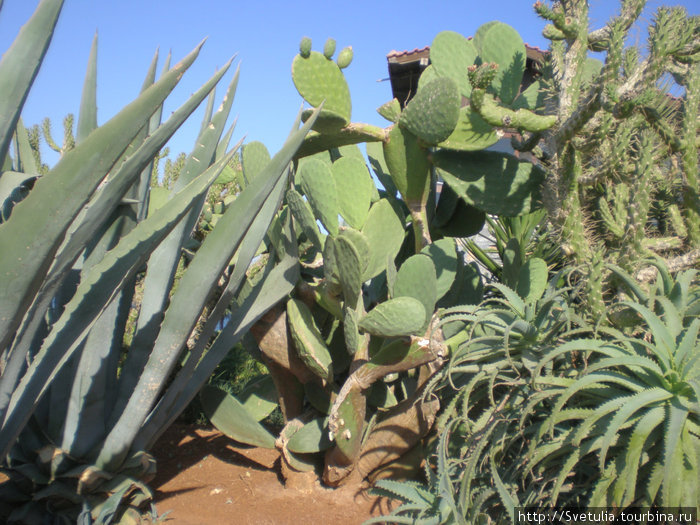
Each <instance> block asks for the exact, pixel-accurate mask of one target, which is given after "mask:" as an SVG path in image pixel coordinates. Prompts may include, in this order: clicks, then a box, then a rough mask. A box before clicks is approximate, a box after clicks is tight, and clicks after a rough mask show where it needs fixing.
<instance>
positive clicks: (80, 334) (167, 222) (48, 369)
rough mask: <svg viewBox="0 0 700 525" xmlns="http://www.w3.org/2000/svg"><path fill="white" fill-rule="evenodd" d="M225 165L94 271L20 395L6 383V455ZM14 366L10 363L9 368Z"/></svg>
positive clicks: (2, 440) (1, 440)
mask: <svg viewBox="0 0 700 525" xmlns="http://www.w3.org/2000/svg"><path fill="white" fill-rule="evenodd" d="M222 166H223V163H222V164H219V165H215V166H213V167H212V168H211V169H209V170H207V171H206V172H205V173H204V174H202V176H201V177H199V178H197V179H196V180H195V181H193V182H192V183H191V184H190V185H189V186H187V187H186V188H185V189H184V190H183V191H181V192H180V193H178V195H177V196H176V197H175V198H173V199H172V200H171V201H170V202H169V203H168V204H166V206H164V207H163V208H162V209H161V210H159V211H158V213H156V214H155V215H153V216H152V217H150V218H149V219H147V220H146V221H144V222H142V223H141V224H140V225H139V226H138V227H137V228H135V229H134V230H132V231H131V232H130V233H129V234H128V235H126V236H125V237H124V238H123V239H122V240H121V241H120V243H119V244H118V245H117V246H116V247H115V248H114V249H113V250H111V251H110V252H109V253H107V254H106V255H105V257H104V259H103V260H102V261H100V262H99V263H97V264H95V265H94V266H93V267H92V268H91V269H90V271H89V272H88V274H87V275H86V276H85V278H84V279H83V280H82V281H81V283H80V285H79V286H78V290H77V291H76V293H75V295H74V296H73V298H72V299H71V301H70V302H69V303H68V304H67V305H66V307H65V310H64V313H63V315H62V316H61V318H60V319H59V320H58V321H57V322H56V324H55V325H54V326H53V329H52V331H51V333H50V334H49V335H48V337H47V338H46V339H45V340H44V342H43V344H42V346H41V349H40V350H39V351H38V353H37V355H36V357H35V359H34V360H33V361H32V364H31V365H30V366H29V368H28V369H27V372H26V373H25V374H24V376H23V377H22V380H21V381H20V383H19V384H18V385H17V388H16V389H15V390H14V392H6V391H5V387H6V385H7V383H4V384H3V392H2V395H3V396H7V397H8V398H9V403H7V405H4V406H7V412H6V416H5V418H4V422H3V426H2V432H0V450H3V451H9V448H10V447H11V446H12V443H13V442H14V440H15V439H16V438H17V436H18V435H19V433H20V431H21V429H22V427H23V426H24V425H25V424H26V422H27V420H28V419H29V417H30V416H31V414H32V412H33V410H34V408H35V407H36V405H37V403H38V402H39V400H40V399H41V396H42V394H43V393H44V391H45V390H46V389H47V388H48V386H49V385H50V383H51V380H52V378H53V377H54V376H55V375H56V374H57V372H58V371H59V370H60V368H61V367H62V365H63V364H65V362H66V361H67V360H68V359H69V358H70V357H71V355H72V354H73V353H74V352H75V351H76V349H77V348H78V347H79V346H80V344H81V343H82V341H83V339H84V337H85V336H86V335H87V333H88V332H89V330H90V329H91V327H92V326H93V324H94V323H95V321H96V319H97V318H98V317H99V315H100V314H101V313H102V311H103V310H104V308H105V307H106V306H107V304H108V303H109V301H110V300H111V298H112V297H114V296H115V295H116V293H117V292H118V291H119V289H120V288H121V287H122V286H123V285H124V284H125V282H127V281H128V280H129V279H130V278H131V277H132V276H133V275H135V273H136V272H137V271H138V270H139V268H140V265H141V264H143V263H144V262H145V260H146V259H147V257H148V255H149V254H150V253H151V252H152V251H153V249H154V248H155V247H156V246H157V244H158V243H159V242H161V241H162V240H163V238H165V236H166V235H167V234H168V232H170V231H171V230H172V228H173V227H174V226H175V225H176V224H177V223H178V221H180V220H181V219H182V217H183V216H184V215H185V214H186V213H187V212H188V211H189V209H190V207H191V206H192V203H193V201H194V200H195V199H196V198H197V197H198V196H199V195H203V194H205V193H206V191H207V190H208V188H209V186H210V185H211V184H212V182H213V181H214V180H215V178H216V176H217V175H218V172H219V171H220V170H221V168H222ZM13 357H14V356H13ZM13 365H14V363H13V361H10V364H8V368H9V367H10V366H13ZM19 366H20V367H21V363H20V365H19ZM3 379H4V378H3ZM10 394H11V397H10ZM6 453H7V452H4V454H6Z"/></svg>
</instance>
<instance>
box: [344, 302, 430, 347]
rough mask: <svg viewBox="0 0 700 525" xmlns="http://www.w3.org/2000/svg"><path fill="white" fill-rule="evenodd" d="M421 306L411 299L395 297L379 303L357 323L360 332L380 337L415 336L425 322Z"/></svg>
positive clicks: (424, 314)
mask: <svg viewBox="0 0 700 525" xmlns="http://www.w3.org/2000/svg"><path fill="white" fill-rule="evenodd" d="M425 316H426V313H425V308H424V307H423V304H422V303H421V302H420V301H419V300H418V299H415V298H413V297H396V298H394V299H389V300H388V301H386V302H383V303H379V304H378V305H377V306H375V307H374V308H373V309H372V310H370V311H369V312H368V313H367V314H366V315H365V316H364V317H363V318H362V319H360V322H359V323H358V326H359V327H360V329H361V330H364V331H365V332H367V333H370V334H372V335H377V336H380V337H399V336H405V335H417V334H419V333H420V332H421V328H422V327H423V322H424V320H425Z"/></svg>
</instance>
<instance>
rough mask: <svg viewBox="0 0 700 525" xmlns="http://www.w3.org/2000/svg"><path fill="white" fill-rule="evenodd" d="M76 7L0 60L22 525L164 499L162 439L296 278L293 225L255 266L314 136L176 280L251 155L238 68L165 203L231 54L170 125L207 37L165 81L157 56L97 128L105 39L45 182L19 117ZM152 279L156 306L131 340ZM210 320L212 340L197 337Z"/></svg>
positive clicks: (235, 211)
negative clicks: (181, 146)
mask: <svg viewBox="0 0 700 525" xmlns="http://www.w3.org/2000/svg"><path fill="white" fill-rule="evenodd" d="M61 7H62V1H60V0H42V2H41V3H40V4H39V6H38V7H37V9H36V12H35V13H34V15H33V16H32V18H31V19H30V21H29V22H28V23H27V25H26V26H25V27H24V28H23V29H22V31H21V32H20V33H19V35H18V37H17V39H16V41H15V42H14V44H13V45H12V47H11V48H10V49H9V50H8V51H7V52H6V53H5V54H4V56H3V58H2V62H0V84H1V85H2V86H4V88H3V93H5V94H6V96H3V99H2V101H0V115H2V117H1V118H0V159H3V163H2V166H3V168H2V172H1V173H0V181H1V182H0V185H1V186H0V187H1V188H2V192H3V193H2V194H0V197H1V198H2V204H3V222H2V223H1V224H0V252H2V254H3V258H2V262H1V264H0V267H1V268H2V271H1V272H0V273H1V274H2V277H0V290H2V293H1V294H0V296H1V299H0V374H1V376H0V422H1V423H0V457H2V458H3V460H2V470H3V472H4V473H5V474H6V476H7V479H6V481H5V482H4V483H2V485H1V490H0V494H1V500H2V502H3V507H2V512H3V518H4V519H7V520H8V521H11V522H20V523H21V522H24V523H37V522H41V521H42V520H43V519H44V518H45V517H46V515H47V514H48V515H54V516H58V517H60V518H61V519H63V520H64V521H66V522H74V521H75V520H76V519H77V518H78V515H79V514H80V520H81V523H87V522H90V520H91V519H97V520H98V521H99V522H103V523H108V522H110V521H111V520H112V519H113V518H115V519H116V517H122V518H124V517H125V516H126V514H125V511H126V509H127V507H129V506H132V507H138V506H140V505H141V504H143V503H145V502H146V501H148V500H149V499H150V498H151V493H150V491H149V489H148V487H147V486H146V485H145V484H144V483H145V482H147V481H148V480H149V479H150V477H151V476H152V475H153V472H154V467H155V464H154V460H153V458H152V457H151V456H150V455H149V454H148V450H149V449H150V448H151V447H152V446H153V444H154V442H155V440H156V439H157V438H158V436H159V435H160V434H161V433H162V432H163V431H164V430H165V429H166V428H167V426H168V425H169V424H170V423H171V422H172V421H173V420H174V419H175V418H176V417H177V415H178V414H179V413H180V412H181V411H182V410H183V409H184V408H185V407H186V406H187V404H188V403H189V401H190V400H191V399H192V398H193V397H194V396H195V395H196V393H197V391H198V390H199V388H200V387H201V385H202V384H204V382H205V381H206V379H207V377H208V376H209V375H210V374H211V372H212V371H213V370H214V368H215V367H216V365H217V363H218V362H219V361H220V360H221V359H222V358H223V357H225V355H226V354H227V353H228V351H229V349H230V348H231V347H232V346H233V345H234V344H235V342H236V341H237V340H238V339H240V337H242V335H243V334H244V333H245V332H246V331H247V329H248V328H249V327H250V325H251V324H252V323H253V322H254V321H255V319H256V318H257V317H259V316H260V315H262V314H263V313H264V312H265V310H266V309H268V308H269V307H270V306H271V305H272V304H274V303H275V302H276V301H277V300H278V299H279V298H280V297H281V296H284V295H285V294H286V293H287V291H288V290H289V289H290V285H291V284H290V283H293V282H294V281H295V279H296V278H295V272H296V265H297V259H296V255H295V250H294V248H295V244H294V243H292V239H293V237H292V231H291V229H290V228H291V227H290V225H289V223H288V222H283V223H281V225H280V228H281V229H280V233H279V235H278V243H277V244H276V245H275V248H271V251H270V252H269V253H268V255H267V257H266V258H265V261H266V264H265V265H263V268H262V271H260V272H259V274H258V276H257V279H256V280H255V282H254V283H251V282H249V281H248V279H247V276H246V271H247V269H248V267H249V265H250V263H251V261H252V259H253V257H254V255H255V254H256V252H257V251H258V248H259V246H260V244H261V242H262V241H263V238H264V236H265V232H266V231H267V229H268V225H269V223H270V221H271V220H272V219H273V217H274V216H275V214H276V212H277V209H278V206H279V201H280V199H281V197H282V192H283V189H284V186H285V185H286V174H287V166H288V164H289V162H290V161H291V159H292V158H293V156H294V154H295V152H296V150H297V148H298V147H299V145H300V144H301V142H302V139H303V138H304V136H305V135H306V133H307V131H308V130H309V128H310V126H311V125H312V124H313V121H314V119H315V114H314V115H311V117H310V119H309V122H308V123H307V124H306V125H305V126H303V127H302V128H301V129H297V128H298V127H299V126H298V125H299V123H300V120H298V121H297V123H296V125H295V126H294V127H293V130H292V133H291V134H290V136H289V139H288V141H287V143H286V144H285V145H284V147H283V148H282V150H281V151H280V152H279V153H278V154H277V155H275V156H274V157H273V158H272V159H269V161H268V162H267V163H266V164H265V165H264V166H263V167H262V169H260V170H259V172H258V174H257V176H256V177H255V178H254V179H251V181H250V184H248V185H247V186H246V188H245V190H243V191H242V192H241V193H240V194H239V195H238V196H237V198H236V201H235V203H233V204H232V205H231V206H230V207H229V208H228V209H227V210H226V213H224V214H223V215H222V217H221V218H220V220H219V224H218V226H217V227H215V228H214V229H213V230H212V231H211V232H210V233H209V234H208V235H207V237H206V239H205V240H204V242H202V244H201V246H200V247H199V249H198V250H197V253H196V256H195V257H194V258H193V259H192V260H191V261H190V263H189V265H188V266H187V269H186V271H184V273H182V275H181V276H180V277H179V280H178V282H177V286H176V287H175V289H174V291H173V276H174V274H175V271H176V269H177V268H178V266H179V262H180V258H181V256H182V246H183V244H184V243H185V242H186V241H187V240H188V238H189V236H190V233H191V231H192V228H193V225H195V224H196V222H197V219H198V217H199V215H200V212H201V209H202V205H203V203H204V201H205V199H206V196H207V191H208V188H209V187H210V186H211V184H212V183H214V182H215V181H216V180H217V178H218V177H219V176H220V174H221V172H222V170H223V169H224V168H225V166H226V164H227V163H228V162H229V161H230V159H231V158H232V156H233V154H234V151H235V149H236V148H234V150H233V151H227V150H228V149H229V144H228V142H229V139H230V136H231V133H230V132H229V133H226V134H224V133H223V131H224V126H225V122H226V120H227V117H228V113H229V111H230V108H231V104H232V102H233V95H234V92H235V88H236V84H237V80H238V73H236V74H235V75H234V77H233V79H232V81H231V84H230V86H229V88H228V91H227V94H226V97H225V98H224V102H223V103H222V105H221V107H220V108H219V109H218V110H217V111H216V112H214V111H213V109H211V108H212V107H213V106H212V105H211V104H210V109H208V110H207V111H206V112H205V119H204V122H203V126H202V131H201V132H200V135H199V137H198V138H197V143H196V145H195V148H194V151H193V152H192V153H191V154H190V155H189V157H188V158H187V160H186V161H185V165H184V167H183V170H182V173H181V175H180V177H179V178H178V180H177V182H176V184H175V185H174V187H173V189H172V192H171V194H170V195H169V197H168V199H167V200H166V201H165V202H163V203H162V205H161V206H160V207H157V206H151V207H150V209H149V183H150V179H151V167H150V165H151V163H152V161H153V159H154V158H156V157H157V156H158V154H159V151H160V150H161V148H162V147H163V146H164V144H165V143H166V142H167V140H168V139H169V138H170V136H171V135H172V134H173V133H174V132H175V130H176V129H177V128H178V127H179V126H180V125H181V124H182V122H183V121H184V120H185V119H186V118H187V117H188V116H189V115H190V114H191V113H192V112H193V111H194V110H195V109H196V107H197V106H198V105H199V104H200V103H201V102H202V101H203V100H204V99H205V98H206V97H207V96H210V100H211V101H213V97H214V91H213V90H214V87H215V85H216V84H217V83H218V82H219V80H220V79H221V78H222V76H223V75H224V74H225V73H226V71H227V69H228V67H229V64H230V62H229V64H227V65H226V67H224V68H222V69H221V71H219V72H218V73H216V74H215V75H214V76H213V77H212V79H211V80H209V81H208V82H207V83H206V84H204V86H203V87H202V88H201V89H199V90H198V91H197V92H196V93H195V94H194V95H192V96H191V98H190V99H189V100H187V102H185V104H184V105H183V106H182V107H181V108H180V109H178V110H177V111H175V112H174V113H173V114H172V116H171V117H170V118H169V119H168V120H167V121H166V122H164V123H162V124H161V123H160V111H161V108H162V104H163V101H164V100H165V98H166V97H167V96H168V94H169V93H170V92H171V91H172V89H173V88H174V87H175V85H176V84H177V82H178V80H179V79H180V78H181V76H182V75H183V73H184V72H185V70H186V69H187V68H188V67H189V66H190V65H191V64H192V62H193V61H194V60H195V58H196V57H197V54H198V53H199V50H200V47H201V46H198V47H197V48H196V49H195V50H194V51H193V52H192V53H190V54H189V55H188V56H187V57H186V58H185V59H183V60H182V61H181V62H180V63H178V64H177V65H175V66H174V67H173V68H170V69H168V66H167V65H166V68H165V71H164V72H163V74H162V75H161V78H160V79H159V80H158V81H154V79H155V67H156V61H157V55H156V58H154V61H153V63H152V66H151V68H150V70H149V72H148V75H147V78H146V81H145V83H144V87H143V90H142V92H141V94H140V95H139V97H138V98H137V99H136V100H135V101H134V102H132V103H131V104H129V105H128V106H126V107H125V108H124V109H123V110H122V111H121V112H120V113H119V114H117V115H116V116H115V117H114V118H112V119H111V120H110V121H109V122H107V123H105V124H103V125H102V126H97V113H96V104H95V85H96V80H95V79H96V42H95V43H94V44H93V52H92V53H91V56H90V60H89V65H88V73H87V75H86V81H85V88H84V90H83V97H82V100H81V108H80V114H79V118H78V123H77V133H76V137H75V138H76V144H75V147H74V148H72V149H70V150H68V151H65V152H64V153H63V155H62V157H61V158H60V160H59V161H58V163H57V164H56V165H55V166H54V167H53V168H51V170H50V171H49V172H48V173H47V174H46V175H43V176H39V175H38V171H35V170H36V168H37V165H36V163H35V162H34V156H33V153H32V151H31V144H30V142H29V141H28V140H27V133H26V130H25V128H24V127H23V126H22V124H21V122H20V121H19V115H20V113H21V109H22V105H23V102H24V100H25V98H26V94H27V92H28V90H29V88H30V86H31V83H32V80H33V78H34V75H35V73H36V71H37V70H38V68H39V65H40V63H41V59H42V57H43V55H44V53H45V51H46V48H47V46H48V43H49V41H50V39H51V35H52V34H53V29H54V25H55V23H56V20H57V18H58V15H59V12H60V11H61ZM168 62H169V61H168ZM222 136H223V138H222ZM11 143H12V144H14V150H13V154H10V153H8V152H9V150H10V145H11ZM234 254H235V255H236V258H235V260H234V259H233V257H234ZM278 261H279V263H280V264H276V263H277V262H278ZM144 270H145V274H143V272H144ZM140 275H141V276H140ZM138 282H142V283H143V284H142V286H143V299H142V300H141V306H140V311H139V316H138V320H137V322H136V323H135V328H134V333H133V337H132V338H131V343H130V345H129V346H128V347H125V346H124V340H125V331H126V318H127V314H128V312H129V309H130V305H131V304H132V297H133V294H134V290H135V286H136V285H137V283H138ZM214 296H215V297H216V298H217V299H218V300H215V301H214V302H213V306H212V308H211V309H210V310H207V312H208V315H205V314H203V312H204V311H205V306H206V305H207V303H208V302H209V301H211V300H212V297H214ZM227 313H228V314H230V319H229V320H228V322H227V324H226V326H225V327H224V328H223V329H222V328H221V323H220V321H221V320H222V318H223V316H224V315H225V314H227ZM195 326H197V333H201V334H202V336H201V337H200V338H196V337H193V338H192V339H191V332H193V329H194V328H195ZM200 330H201V332H200ZM188 342H190V344H191V346H188ZM210 343H211V344H210ZM175 371H177V373H175V374H173V373H174V372H175Z"/></svg>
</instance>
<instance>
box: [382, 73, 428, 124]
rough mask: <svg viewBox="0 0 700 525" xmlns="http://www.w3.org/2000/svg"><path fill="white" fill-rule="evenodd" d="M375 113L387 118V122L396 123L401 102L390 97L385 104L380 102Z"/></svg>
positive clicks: (399, 114)
mask: <svg viewBox="0 0 700 525" xmlns="http://www.w3.org/2000/svg"><path fill="white" fill-rule="evenodd" d="M421 78H422V77H421ZM377 113H379V114H380V115H381V116H382V117H384V118H385V119H387V120H388V121H389V122H393V123H397V122H398V121H399V117H400V116H401V104H399V101H398V100H397V99H395V98H392V99H391V100H390V101H389V102H387V103H386V104H382V105H381V106H379V107H378V108H377Z"/></svg>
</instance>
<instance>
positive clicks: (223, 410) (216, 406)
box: [200, 385, 275, 448]
mask: <svg viewBox="0 0 700 525" xmlns="http://www.w3.org/2000/svg"><path fill="white" fill-rule="evenodd" d="M200 399H201V401H202V408H204V413H205V414H206V415H207V417H208V418H209V420H210V421H211V422H212V423H213V424H214V426H215V427H216V428H218V429H219V430H221V431H222V432H223V433H224V434H226V435H227V436H228V437H230V438H231V439H234V440H236V441H238V442H240V443H245V444H247V445H253V446H256V447H263V448H275V437H274V436H273V435H272V434H270V433H269V432H268V431H267V430H266V429H265V427H263V426H262V425H261V424H260V423H258V422H257V421H256V420H255V418H253V417H252V416H251V415H250V414H249V413H248V411H247V410H246V409H245V407H244V406H243V405H242V404H241V403H240V402H239V401H238V400H237V399H236V398H235V397H233V396H232V395H231V394H229V393H228V392H226V391H225V390H221V389H219V388H216V387H214V386H211V385H207V386H205V387H204V388H203V389H202V392H201V393H200Z"/></svg>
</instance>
